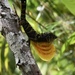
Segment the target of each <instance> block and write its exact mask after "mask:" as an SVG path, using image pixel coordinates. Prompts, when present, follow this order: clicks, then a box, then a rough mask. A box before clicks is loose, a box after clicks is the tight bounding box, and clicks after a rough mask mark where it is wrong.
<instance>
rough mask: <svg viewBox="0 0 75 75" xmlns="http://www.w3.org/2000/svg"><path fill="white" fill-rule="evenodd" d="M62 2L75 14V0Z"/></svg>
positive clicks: (63, 0)
mask: <svg viewBox="0 0 75 75" xmlns="http://www.w3.org/2000/svg"><path fill="white" fill-rule="evenodd" d="M62 3H63V4H64V5H65V6H66V7H67V8H68V9H69V11H70V12H71V13H72V14H73V15H75V0H62Z"/></svg>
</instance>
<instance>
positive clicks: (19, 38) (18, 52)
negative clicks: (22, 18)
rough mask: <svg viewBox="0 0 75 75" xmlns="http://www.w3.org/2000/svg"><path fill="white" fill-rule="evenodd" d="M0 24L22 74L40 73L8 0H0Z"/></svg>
mask: <svg viewBox="0 0 75 75" xmlns="http://www.w3.org/2000/svg"><path fill="white" fill-rule="evenodd" d="M0 26H2V28H1V27H0V30H1V29H2V33H3V35H4V37H5V38H6V40H7V42H8V44H9V47H10V49H11V50H12V52H13V53H14V56H15V61H16V64H17V65H18V66H19V68H20V70H21V71H22V74H23V75H42V74H41V73H40V70H39V68H38V66H37V64H36V62H35V60H34V58H33V56H32V54H31V51H30V47H29V45H28V44H27V42H26V38H25V37H24V36H23V34H22V32H21V30H20V28H19V22H18V16H17V15H16V14H15V13H14V12H13V11H12V9H11V8H10V6H9V4H8V0H0Z"/></svg>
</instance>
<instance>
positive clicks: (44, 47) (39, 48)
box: [31, 41, 56, 61]
mask: <svg viewBox="0 0 75 75" xmlns="http://www.w3.org/2000/svg"><path fill="white" fill-rule="evenodd" d="M31 43H32V45H33V47H34V49H35V50H36V52H37V54H38V55H39V57H40V58H41V59H42V60H44V61H50V60H51V59H52V58H53V57H54V55H55V53H56V50H55V47H54V45H53V44H52V43H48V42H33V41H31Z"/></svg>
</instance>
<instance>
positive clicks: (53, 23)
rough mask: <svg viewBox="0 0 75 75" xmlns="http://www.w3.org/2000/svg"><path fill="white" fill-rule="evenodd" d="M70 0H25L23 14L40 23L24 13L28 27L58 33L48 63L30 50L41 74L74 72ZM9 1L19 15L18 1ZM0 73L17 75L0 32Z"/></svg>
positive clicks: (73, 20) (68, 74) (72, 5)
mask: <svg viewBox="0 0 75 75" xmlns="http://www.w3.org/2000/svg"><path fill="white" fill-rule="evenodd" d="M72 1H73V2H72ZM72 1H71V0H27V9H26V12H27V14H28V15H30V16H31V17H32V18H34V19H35V20H36V21H37V22H39V23H40V24H38V23H36V21H34V20H33V19H32V18H31V17H29V16H28V15H27V16H26V18H27V20H28V22H29V23H30V24H31V25H32V27H33V28H34V29H35V30H36V31H37V32H53V33H54V34H55V35H57V36H58V38H57V39H56V40H55V41H54V45H55V47H56V51H57V52H56V55H55V57H54V58H53V59H52V60H51V61H50V62H44V61H42V60H41V59H40V58H39V57H38V55H36V52H34V51H32V52H33V55H34V57H35V60H36V62H37V64H38V66H39V68H40V70H41V72H42V75H75V16H74V14H75V10H74V8H75V1H74V0H72ZM13 3H14V6H15V8H16V10H17V13H18V15H19V16H20V0H9V4H10V6H11V7H12V8H13ZM13 9H14V8H13ZM68 9H69V10H68ZM72 13H73V14H72ZM41 24H42V25H43V26H44V27H45V28H46V29H45V28H44V27H43V26H42V25H41ZM0 75H21V72H20V71H19V70H18V69H17V68H16V66H15V60H14V56H13V54H12V52H11V50H10V49H9V46H8V44H7V43H6V41H5V39H4V38H3V36H2V35H0Z"/></svg>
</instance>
